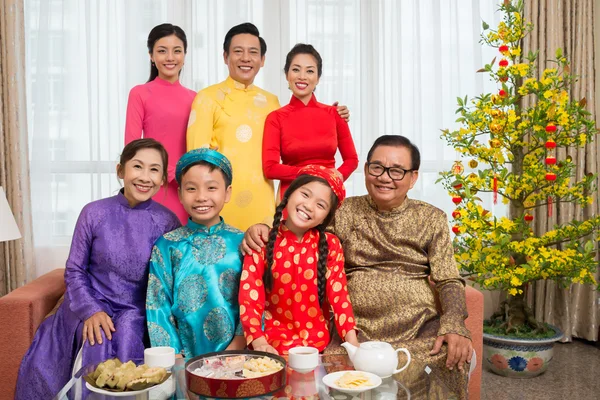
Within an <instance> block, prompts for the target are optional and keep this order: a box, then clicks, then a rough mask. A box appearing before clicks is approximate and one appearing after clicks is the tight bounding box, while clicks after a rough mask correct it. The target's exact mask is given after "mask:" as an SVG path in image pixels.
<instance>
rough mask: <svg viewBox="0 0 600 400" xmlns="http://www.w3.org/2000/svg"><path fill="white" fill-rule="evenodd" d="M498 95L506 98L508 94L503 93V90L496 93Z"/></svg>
mask: <svg viewBox="0 0 600 400" xmlns="http://www.w3.org/2000/svg"><path fill="white" fill-rule="evenodd" d="M498 95H499V96H500V97H506V96H507V95H508V94H507V93H506V92H505V91H504V89H500V91H498Z"/></svg>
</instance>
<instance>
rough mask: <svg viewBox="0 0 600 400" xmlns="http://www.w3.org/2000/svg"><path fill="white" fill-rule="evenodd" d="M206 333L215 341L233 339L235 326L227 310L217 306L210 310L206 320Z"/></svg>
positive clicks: (209, 338)
mask: <svg viewBox="0 0 600 400" xmlns="http://www.w3.org/2000/svg"><path fill="white" fill-rule="evenodd" d="M204 335H205V336H206V338H207V339H208V340H210V341H211V342H213V343H222V342H225V341H229V340H231V337H232V336H233V327H232V323H231V320H230V319H229V315H227V310H225V309H224V308H223V307H217V308H213V309H212V310H210V312H209V313H208V315H207V316H206V319H205V320H204Z"/></svg>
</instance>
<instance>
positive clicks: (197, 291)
mask: <svg viewBox="0 0 600 400" xmlns="http://www.w3.org/2000/svg"><path fill="white" fill-rule="evenodd" d="M207 295H208V289H207V286H206V281H205V280H204V278H203V277H202V275H198V274H194V275H190V276H187V277H186V278H185V279H184V280H183V281H182V282H181V285H179V292H178V293H177V307H178V308H179V309H180V310H181V312H183V313H184V314H190V313H193V312H195V311H196V310H198V309H199V308H201V307H202V306H203V305H204V303H205V302H206V297H207Z"/></svg>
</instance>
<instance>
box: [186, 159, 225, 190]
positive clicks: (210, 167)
mask: <svg viewBox="0 0 600 400" xmlns="http://www.w3.org/2000/svg"><path fill="white" fill-rule="evenodd" d="M195 165H204V166H206V167H208V170H209V171H211V172H212V171H214V170H215V169H218V170H219V171H220V172H221V175H223V179H224V180H225V189H227V188H228V187H229V186H230V185H231V179H229V177H228V176H227V174H226V173H225V171H223V170H222V169H221V168H219V167H217V166H216V165H215V164H211V163H209V162H207V161H203V160H201V161H196V162H193V163H191V164H190V165H187V166H186V167H185V168H184V169H183V171H181V178H180V180H181V182H183V176H184V175H185V174H186V173H187V172H188V171H189V170H190V168H192V167H193V166H195Z"/></svg>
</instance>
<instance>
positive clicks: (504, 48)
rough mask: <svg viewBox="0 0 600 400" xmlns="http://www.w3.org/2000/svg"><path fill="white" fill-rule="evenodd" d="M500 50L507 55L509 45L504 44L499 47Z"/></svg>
mask: <svg viewBox="0 0 600 400" xmlns="http://www.w3.org/2000/svg"><path fill="white" fill-rule="evenodd" d="M498 50H500V53H502V54H504V55H506V53H508V46H507V45H505V44H503V45H502V46H500V47H498Z"/></svg>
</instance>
